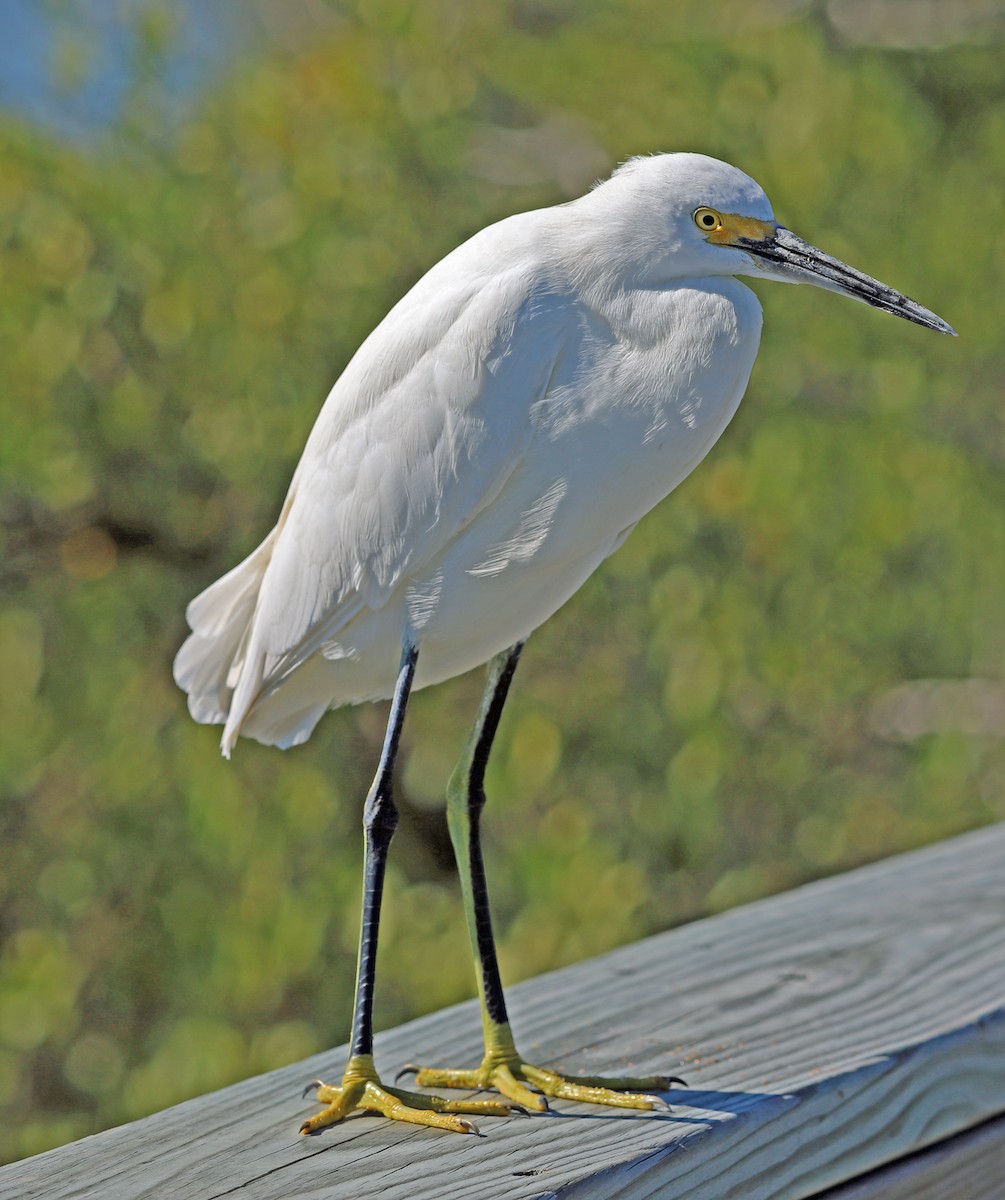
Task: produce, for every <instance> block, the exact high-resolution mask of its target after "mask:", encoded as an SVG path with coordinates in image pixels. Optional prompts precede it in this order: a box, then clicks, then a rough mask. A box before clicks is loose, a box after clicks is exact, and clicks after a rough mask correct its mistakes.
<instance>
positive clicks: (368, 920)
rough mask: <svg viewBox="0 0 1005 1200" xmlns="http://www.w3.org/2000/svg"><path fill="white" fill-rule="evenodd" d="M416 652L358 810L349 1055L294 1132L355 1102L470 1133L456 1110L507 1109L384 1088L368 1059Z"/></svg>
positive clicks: (406, 665) (320, 1124) (344, 1112)
mask: <svg viewBox="0 0 1005 1200" xmlns="http://www.w3.org/2000/svg"><path fill="white" fill-rule="evenodd" d="M417 658H418V653H417V651H416V649H415V648H414V647H413V646H410V645H406V647H405V651H404V654H403V655H402V660H401V669H400V671H399V673H398V681H397V684H396V686H395V691H394V699H393V700H392V702H391V714H390V717H389V718H388V723H387V732H386V734H385V735H384V748H383V751H382V753H381V756H380V764H379V766H378V767H377V773H376V775H375V776H374V780H373V783H372V784H371V786H370V791H369V793H368V794H367V798H366V807H365V809H364V813H363V832H364V837H365V856H364V860H363V920H362V925H361V928H360V939H359V959H358V963H357V968H356V1004H355V1008H354V1011H353V1020H352V1040H351V1042H350V1045H349V1062H348V1063H347V1065H346V1069H345V1074H344V1075H343V1077H342V1083H341V1084H340V1085H339V1086H337V1087H331V1086H329V1085H328V1084H324V1083H321V1082H320V1081H319V1082H318V1084H317V1087H318V1093H317V1097H318V1101H319V1102H320V1103H321V1104H324V1105H325V1106H326V1107H325V1108H324V1109H322V1111H321V1112H319V1113H317V1114H316V1115H315V1116H313V1117H311V1118H310V1120H308V1121H305V1122H304V1123H303V1125H302V1126H301V1127H300V1132H301V1133H315V1132H316V1131H317V1130H319V1129H322V1128H324V1126H326V1125H333V1124H334V1123H335V1122H336V1121H341V1120H342V1119H343V1118H344V1117H346V1116H348V1115H349V1113H350V1112H353V1111H355V1110H356V1109H367V1110H369V1111H372V1112H378V1113H383V1115H384V1116H385V1117H391V1118H393V1119H394V1120H398V1121H410V1122H412V1123H413V1124H415V1125H433V1126H436V1127H438V1128H440V1129H452V1130H454V1131H455V1132H457V1133H476V1132H477V1127H476V1126H475V1124H474V1123H473V1122H472V1121H469V1120H466V1119H465V1117H464V1116H461V1115H460V1114H463V1113H467V1114H479V1113H480V1114H482V1115H484V1116H506V1115H508V1114H509V1113H510V1112H512V1107H511V1106H510V1105H509V1104H507V1103H504V1102H502V1101H487V1100H479V1101H465V1100H442V1099H440V1098H439V1097H437V1096H424V1095H421V1094H419V1093H417V1092H408V1091H405V1090H404V1089H402V1088H396V1087H388V1086H386V1085H385V1084H383V1083H382V1082H381V1080H380V1077H379V1076H378V1074H377V1070H376V1067H375V1066H374V1061H373V981H374V972H375V968H376V962H377V930H378V926H379V923H380V900H381V895H382V893H383V890H384V869H385V866H386V863H387V851H388V847H389V846H390V844H391V837H392V836H393V834H394V829H395V826H396V825H397V823H398V811H397V809H396V808H395V804H394V797H393V795H392V792H391V775H392V772H393V769H394V759H395V756H396V754H397V751H398V741H399V739H400V737H401V726H402V723H403V721H404V718H405V706H406V704H407V703H408V694H409V690H410V689H411V686H412V679H413V677H414V675H415V664H416V660H417Z"/></svg>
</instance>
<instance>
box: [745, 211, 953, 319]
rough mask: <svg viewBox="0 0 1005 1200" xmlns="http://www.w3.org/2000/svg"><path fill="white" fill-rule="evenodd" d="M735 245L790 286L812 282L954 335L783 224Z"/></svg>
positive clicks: (923, 311) (932, 316)
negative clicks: (771, 232) (766, 235)
mask: <svg viewBox="0 0 1005 1200" xmlns="http://www.w3.org/2000/svg"><path fill="white" fill-rule="evenodd" d="M734 244H735V245H736V246H739V247H740V248H742V249H743V250H746V251H747V253H748V254H752V255H754V256H755V258H757V259H758V260H759V262H758V265H759V266H761V268H762V270H764V271H765V272H767V273H768V274H770V275H772V276H773V277H774V278H775V279H784V280H787V281H788V282H790V283H812V284H815V285H816V286H817V287H822V288H827V289H828V290H829V291H832V292H843V293H844V295H846V296H851V297H853V298H854V299H855V300H862V301H864V303H866V304H871V305H872V306H873V308H881V309H883V311H884V312H890V313H893V314H894V315H895V316H898V317H903V318H904V320H905V321H913V322H914V323H915V325H924V327H925V328H926V329H934V330H935V331H936V332H937V333H949V334H952V335H953V337H955V336H956V330H955V329H953V327H952V326H951V325H949V324H947V323H946V322H945V321H943V319H942V318H941V317H937V316H936V315H935V313H933V312H930V311H929V310H928V309H927V308H922V307H921V305H920V304H916V303H915V302H914V301H913V300H910V299H908V297H907V296H904V295H902V294H901V293H900V292H895V291H894V290H893V288H891V287H887V286H886V284H885V283H880V282H879V280H878V279H873V278H871V277H870V276H869V275H863V274H862V272H861V271H856V270H855V268H854V267H849V266H848V264H847V263H843V262H841V260H840V259H837V258H831V256H830V255H829V254H825V253H824V252H823V250H818V249H817V248H816V246H811V245H810V244H809V242H804V241H803V239H802V238H801V237H797V236H796V235H795V234H794V233H793V232H792V230H791V229H786V228H785V226H784V225H779V226H778V227H777V229H776V230H775V234H774V236H773V237H770V238H765V240H764V241H754V240H752V239H750V238H738V239H737V240H736V242H735V243H734Z"/></svg>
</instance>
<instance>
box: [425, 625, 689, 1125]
mask: <svg viewBox="0 0 1005 1200" xmlns="http://www.w3.org/2000/svg"><path fill="white" fill-rule="evenodd" d="M522 649H523V643H522V642H520V643H518V644H517V645H515V646H513V647H512V648H511V649H510V650H507V651H505V652H504V653H503V654H500V655H498V656H497V657H496V658H495V659H493V660H492V663H491V666H490V668H489V681H488V686H487V688H486V690H485V695H484V697H483V699H482V705H481V709H480V711H479V714H478V719H477V720H476V722H475V725H474V728H473V729H472V731H471V736H470V737H469V738H468V742H467V745H466V746H465V748H464V753H463V754H462V755H461V760H460V762H459V763H458V764H457V768H456V769H455V771H454V773H453V775H452V776H451V779H450V783H449V785H448V791H447V820H448V823H449V826H450V838H451V841H452V842H453V845H454V854H455V855H456V857H457V866H458V870H459V872H460V877H461V891H462V893H463V896H464V911H465V914H466V916H467V922H468V932H469V934H470V936H471V947H472V950H473V951H474V958H475V973H476V975H477V977H478V992H479V995H480V996H481V1001H482V1023H483V1025H484V1029H485V1057H484V1058H483V1059H482V1063H481V1066H479V1067H476V1068H475V1069H474V1070H452V1069H438V1068H430V1067H422V1068H413V1069H416V1070H417V1073H418V1077H417V1082H418V1083H419V1085H420V1086H424V1087H463V1088H494V1089H495V1090H496V1091H499V1092H501V1093H502V1094H503V1095H504V1096H506V1097H508V1098H509V1099H510V1100H512V1101H514V1102H515V1103H516V1104H519V1105H521V1106H522V1107H524V1108H530V1109H536V1110H537V1111H539V1112H540V1111H543V1110H545V1109H546V1108H547V1107H548V1102H547V1100H546V1099H545V1097H546V1096H560V1097H563V1098H564V1099H567V1100H580V1101H585V1102H588V1103H593V1104H612V1105H616V1106H618V1107H620V1108H653V1107H654V1106H655V1105H657V1104H660V1105H661V1104H662V1103H663V1101H662V1100H660V1099H659V1097H657V1096H649V1095H644V1094H642V1093H643V1092H644V1091H647V1090H649V1089H653V1090H656V1091H663V1090H665V1089H666V1088H668V1087H669V1086H670V1083H671V1079H670V1078H668V1077H664V1076H647V1077H644V1078H616V1079H602V1078H596V1077H594V1076H580V1075H560V1074H559V1073H558V1072H557V1071H551V1070H548V1069H546V1068H543V1067H536V1066H533V1065H532V1064H531V1063H528V1062H525V1061H524V1059H523V1058H522V1057H521V1055H520V1053H519V1051H518V1050H517V1048H516V1044H515V1042H514V1040H513V1033H512V1030H511V1029H510V1024H509V1017H508V1015H507V1012H506V998H505V996H504V995H503V987H502V980H501V978H500V975H499V960H498V957H497V955H496V948H495V939H494V937H493V935H492V917H491V914H490V912H489V898H488V888H487V886H486V882H485V865H484V862H483V860H482V848H481V814H482V810H483V809H484V807H485V768H486V766H487V764H488V759H489V753H490V751H491V749H492V742H493V739H494V738H495V735H496V730H497V729H498V727H499V718H500V716H501V715H502V710H503V705H504V704H505V703H506V696H507V693H508V692H509V686H510V683H511V682H512V679H513V673H514V671H515V670H516V666H517V662H518V661H519V659H520V652H521V650H522ZM406 1069H407V1068H406ZM674 1082H679V1081H674ZM532 1089H534V1090H532Z"/></svg>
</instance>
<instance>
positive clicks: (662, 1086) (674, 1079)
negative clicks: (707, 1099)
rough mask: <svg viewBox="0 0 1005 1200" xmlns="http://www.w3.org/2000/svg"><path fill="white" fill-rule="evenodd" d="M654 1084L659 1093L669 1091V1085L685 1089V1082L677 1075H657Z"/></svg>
mask: <svg viewBox="0 0 1005 1200" xmlns="http://www.w3.org/2000/svg"><path fill="white" fill-rule="evenodd" d="M656 1082H657V1084H658V1085H659V1090H660V1091H661V1092H666V1091H669V1090H670V1085H671V1084H673V1083H679V1084H680V1086H681V1087H687V1080H686V1079H681V1077H680V1076H679V1075H657V1076H656Z"/></svg>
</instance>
